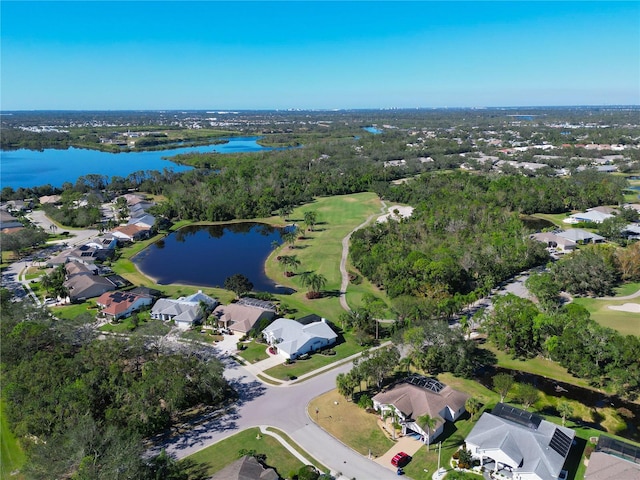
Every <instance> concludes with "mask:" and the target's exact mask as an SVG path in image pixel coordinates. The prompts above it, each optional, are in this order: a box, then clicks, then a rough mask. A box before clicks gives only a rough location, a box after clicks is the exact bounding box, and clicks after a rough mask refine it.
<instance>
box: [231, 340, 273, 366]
mask: <svg viewBox="0 0 640 480" xmlns="http://www.w3.org/2000/svg"><path fill="white" fill-rule="evenodd" d="M243 345H245V346H246V347H247V348H246V350H242V351H240V352H238V356H240V357H242V358H244V359H245V360H246V361H247V362H249V363H256V362H259V361H260V360H265V359H266V358H269V354H268V353H267V347H268V345H267V344H266V343H260V342H255V341H253V342H248V343H243Z"/></svg>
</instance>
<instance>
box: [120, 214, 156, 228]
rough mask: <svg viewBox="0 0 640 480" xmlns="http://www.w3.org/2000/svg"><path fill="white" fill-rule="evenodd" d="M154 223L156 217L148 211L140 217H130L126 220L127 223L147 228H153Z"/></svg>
mask: <svg viewBox="0 0 640 480" xmlns="http://www.w3.org/2000/svg"><path fill="white" fill-rule="evenodd" d="M155 224H156V217H154V216H153V215H150V214H148V213H145V214H143V215H141V216H140V217H131V218H130V219H129V222H127V225H137V226H139V227H143V228H149V229H151V228H153V226H154V225H155Z"/></svg>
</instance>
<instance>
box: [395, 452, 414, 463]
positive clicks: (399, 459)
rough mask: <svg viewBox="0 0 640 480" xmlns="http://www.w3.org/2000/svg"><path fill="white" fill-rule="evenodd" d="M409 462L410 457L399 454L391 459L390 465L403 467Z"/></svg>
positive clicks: (405, 454)
mask: <svg viewBox="0 0 640 480" xmlns="http://www.w3.org/2000/svg"><path fill="white" fill-rule="evenodd" d="M409 460H411V456H410V455H409V454H408V453H404V452H400V453H396V454H395V455H394V457H393V458H392V459H391V465H393V466H394V467H404V466H405V465H406V464H407V463H409Z"/></svg>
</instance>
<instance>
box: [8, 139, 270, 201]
mask: <svg viewBox="0 0 640 480" xmlns="http://www.w3.org/2000/svg"><path fill="white" fill-rule="evenodd" d="M258 139H259V137H231V138H228V139H226V140H228V141H227V142H226V143H222V144H217V145H204V146H199V147H181V148H176V149H173V150H157V151H145V152H130V151H123V152H120V153H109V152H101V151H99V150H88V149H81V148H73V147H71V148H68V149H65V150H60V149H53V148H48V149H45V150H40V151H38V150H26V149H20V150H11V151H6V150H5V151H1V152H0V164H1V165H2V170H1V174H0V175H1V184H2V187H3V188H4V187H11V188H13V189H17V188H20V187H25V188H28V187H36V186H40V185H47V184H50V185H52V186H53V187H61V186H62V184H63V183H65V182H71V183H75V181H76V180H77V179H78V177H81V176H83V175H88V174H98V175H106V176H107V177H108V178H111V177H112V176H120V177H126V176H127V175H129V174H131V173H133V172H138V171H141V170H142V171H148V170H158V171H162V170H164V169H165V168H166V169H170V170H172V171H174V172H182V171H185V170H189V169H191V167H188V166H185V165H178V164H175V163H173V162H171V161H170V160H169V158H170V157H173V156H175V155H179V154H185V153H194V152H198V153H214V152H215V153H221V154H225V153H246V152H259V151H267V150H272V149H271V148H267V147H263V146H261V145H258V143H257V140H258Z"/></svg>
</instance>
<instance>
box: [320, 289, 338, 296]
mask: <svg viewBox="0 0 640 480" xmlns="http://www.w3.org/2000/svg"><path fill="white" fill-rule="evenodd" d="M342 293H343V292H341V291H340V290H323V291H322V296H323V297H339V296H340V295H342Z"/></svg>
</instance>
